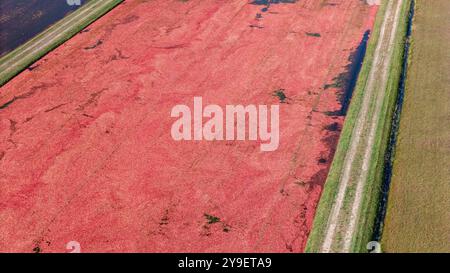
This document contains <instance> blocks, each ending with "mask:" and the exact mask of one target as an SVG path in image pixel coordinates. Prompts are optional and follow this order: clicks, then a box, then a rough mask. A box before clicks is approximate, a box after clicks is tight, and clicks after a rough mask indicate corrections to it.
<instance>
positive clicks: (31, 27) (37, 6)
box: [0, 0, 88, 56]
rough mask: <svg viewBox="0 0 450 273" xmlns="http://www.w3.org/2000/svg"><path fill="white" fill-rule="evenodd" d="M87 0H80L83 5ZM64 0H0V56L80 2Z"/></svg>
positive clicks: (40, 30) (46, 26) (28, 38)
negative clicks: (72, 2)
mask: <svg viewBox="0 0 450 273" xmlns="http://www.w3.org/2000/svg"><path fill="white" fill-rule="evenodd" d="M86 2H88V1H87V0H81V1H80V3H81V5H83V4H84V3H86ZM68 3H69V2H68V1H66V0H58V1H55V0H1V1H0V56H2V55H4V54H6V53H8V52H10V51H12V50H14V49H15V48H16V47H18V46H20V45H22V44H23V43H25V42H26V41H28V40H30V39H31V38H33V37H34V36H36V35H37V34H38V33H40V32H42V31H43V30H45V29H46V28H48V27H49V26H51V25H52V24H54V23H55V22H57V21H58V20H60V19H62V18H63V17H64V16H66V15H67V14H69V13H70V12H72V11H74V10H76V9H77V8H79V7H80V6H81V5H80V6H78V5H69V4H68Z"/></svg>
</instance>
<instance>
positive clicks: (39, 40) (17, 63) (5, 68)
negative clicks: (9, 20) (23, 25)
mask: <svg viewBox="0 0 450 273" xmlns="http://www.w3.org/2000/svg"><path fill="white" fill-rule="evenodd" d="M122 2H123V0H101V1H100V0H95V1H89V2H88V3H86V4H85V5H83V6H82V7H80V8H79V9H77V10H76V11H74V12H72V13H70V14H69V15H67V16H66V17H64V18H63V19H61V20H59V21H58V22H57V23H55V24H53V25H52V26H50V27H49V28H47V29H46V30H45V31H43V32H41V33H40V34H38V35H36V37H34V38H33V39H31V40H29V41H28V42H26V43H25V44H23V45H21V46H19V47H18V48H16V49H15V50H13V51H11V52H10V53H8V54H6V55H5V56H3V57H2V58H0V87H1V86H2V85H4V84H5V83H7V82H8V81H9V80H10V79H12V78H13V77H15V76H16V75H17V74H19V73H20V72H22V71H23V70H24V69H26V68H27V67H29V66H30V65H31V64H33V63H34V62H36V61H37V60H39V59H40V58H42V57H43V56H45V55H46V54H47V53H48V52H50V51H52V50H53V49H55V48H56V47H58V46H59V45H61V44H63V43H64V42H65V41H67V40H69V39H70V38H72V37H73V36H74V35H75V34H77V33H78V32H80V31H81V30H82V29H84V28H85V27H87V26H88V25H90V24H91V23H93V22H94V21H96V20H97V19H98V18H100V17H102V16H103V15H105V14H106V13H108V12H109V11H110V10H112V9H113V8H114V7H116V6H117V5H118V4H120V3H122ZM90 9H92V11H89V10H90ZM88 11H89V12H88ZM83 13H86V16H83V17H81V18H79V19H77V17H78V16H79V15H80V14H83ZM72 21H74V22H72ZM34 49H36V51H35V50H34ZM30 51H32V54H30V53H29V52H30Z"/></svg>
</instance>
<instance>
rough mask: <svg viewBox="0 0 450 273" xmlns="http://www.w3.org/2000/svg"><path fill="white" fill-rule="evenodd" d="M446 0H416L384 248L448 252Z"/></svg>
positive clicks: (449, 58) (449, 35)
mask: <svg viewBox="0 0 450 273" xmlns="http://www.w3.org/2000/svg"><path fill="white" fill-rule="evenodd" d="M449 17H450V1H448V0H433V1H429V0H417V1H416V15H415V19H414V23H413V33H412V39H413V40H412V51H411V57H410V58H411V59H410V65H409V70H408V76H407V82H406V93H405V101H404V105H403V111H402V115H401V120H400V130H399V136H398V142H397V147H396V155H395V161H394V170H393V177H392V183H391V191H390V194H389V201H388V211H387V217H386V221H385V227H384V231H383V239H382V249H383V251H384V252H450V244H449V243H450V167H449V162H450V126H449V124H450V92H449V89H448V88H449V86H450V47H449V43H448V41H450V32H449V31H448V30H449V29H450V20H449Z"/></svg>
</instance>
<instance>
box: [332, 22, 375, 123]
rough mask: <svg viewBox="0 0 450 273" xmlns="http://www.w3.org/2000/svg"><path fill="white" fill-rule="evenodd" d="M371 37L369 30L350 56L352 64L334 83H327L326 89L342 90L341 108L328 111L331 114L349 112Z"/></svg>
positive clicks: (339, 94) (343, 114)
mask: <svg viewBox="0 0 450 273" xmlns="http://www.w3.org/2000/svg"><path fill="white" fill-rule="evenodd" d="M369 37H370V30H367V31H366V32H365V33H364V35H363V38H362V40H361V42H360V43H359V45H358V47H357V48H356V49H355V51H354V52H352V54H351V55H350V57H349V61H350V64H348V65H347V66H346V71H345V72H343V73H341V74H339V75H338V76H337V77H336V78H334V79H333V81H334V82H333V83H331V84H326V85H325V86H324V89H328V88H339V89H340V90H341V91H340V92H339V93H338V99H339V103H340V104H341V109H339V110H338V111H334V112H326V114H327V115H330V116H345V115H346V114H347V110H348V106H349V104H350V100H351V98H352V95H353V90H354V89H355V86H356V82H357V80H358V76H359V72H360V71H361V67H362V64H363V60H364V57H365V56H366V50H367V43H368V41H369Z"/></svg>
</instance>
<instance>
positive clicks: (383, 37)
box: [322, 0, 403, 252]
mask: <svg viewBox="0 0 450 273" xmlns="http://www.w3.org/2000/svg"><path fill="white" fill-rule="evenodd" d="M402 4H403V1H402V0H399V1H389V3H388V6H387V10H386V14H385V17H384V21H383V25H382V27H381V30H380V37H379V40H378V44H377V47H376V50H375V54H374V61H373V65H372V68H371V71H370V73H369V78H368V80H367V83H366V88H365V91H364V98H363V103H362V106H361V109H360V112H359V114H358V118H357V121H356V125H355V127H354V131H353V134H352V138H351V144H350V147H349V150H348V152H347V155H346V157H345V162H344V165H343V170H342V174H341V178H340V182H339V183H340V184H339V189H338V194H337V197H336V200H335V203H334V205H333V209H332V212H331V214H330V218H329V221H328V226H327V229H326V233H325V234H326V235H325V239H324V241H323V245H322V252H349V251H350V250H351V244H352V239H353V238H354V234H355V227H356V225H357V221H358V217H359V210H360V207H361V204H362V199H363V192H364V187H365V185H366V183H368V181H367V177H368V171H369V165H370V162H371V159H372V153H373V149H374V141H375V135H376V130H377V128H378V122H379V115H380V111H381V108H382V104H383V101H384V97H385V95H386V93H385V92H386V87H387V82H388V72H389V67H390V65H391V60H392V55H393V49H394V46H393V45H394V42H395V38H396V32H397V30H398V24H399V21H400V18H399V16H400V10H401V7H402Z"/></svg>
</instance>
